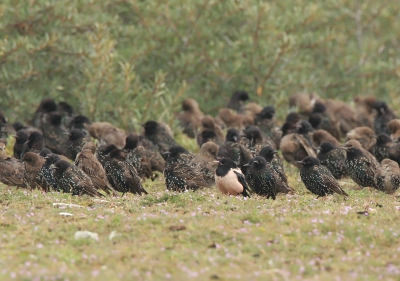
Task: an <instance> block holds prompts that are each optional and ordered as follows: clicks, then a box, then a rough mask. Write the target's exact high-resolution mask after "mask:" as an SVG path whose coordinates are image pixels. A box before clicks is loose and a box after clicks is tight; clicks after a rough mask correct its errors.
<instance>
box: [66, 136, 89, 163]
mask: <svg viewBox="0 0 400 281" xmlns="http://www.w3.org/2000/svg"><path fill="white" fill-rule="evenodd" d="M85 144H86V140H85V134H84V133H83V132H82V131H81V130H79V129H72V130H71V131H70V132H69V135H68V140H67V142H66V144H65V156H67V157H68V158H69V159H71V160H73V161H75V158H76V155H78V153H79V152H81V150H82V147H83V146H84V145H85Z"/></svg>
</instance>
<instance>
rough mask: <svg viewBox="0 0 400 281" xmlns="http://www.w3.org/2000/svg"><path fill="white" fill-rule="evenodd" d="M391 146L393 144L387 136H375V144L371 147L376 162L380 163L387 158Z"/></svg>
mask: <svg viewBox="0 0 400 281" xmlns="http://www.w3.org/2000/svg"><path fill="white" fill-rule="evenodd" d="M393 145H394V143H393V141H392V139H391V138H390V136H389V135H387V134H379V135H378V136H376V144H375V145H374V146H373V147H372V152H373V154H374V156H375V158H376V160H378V162H382V160H383V159H385V158H389V150H390V148H391V147H392V146H393Z"/></svg>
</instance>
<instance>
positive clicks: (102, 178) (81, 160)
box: [75, 142, 117, 195]
mask: <svg viewBox="0 0 400 281" xmlns="http://www.w3.org/2000/svg"><path fill="white" fill-rule="evenodd" d="M95 152H96V146H95V145H94V143H92V142H88V143H86V144H85V145H84V146H83V147H82V151H81V152H79V153H78V155H77V156H76V159H75V165H76V166H77V167H79V168H80V169H81V170H82V171H84V172H85V174H86V175H88V176H89V178H90V179H91V180H92V183H93V186H94V188H95V189H97V190H103V191H105V192H106V193H107V194H113V195H117V193H116V192H115V190H114V188H113V187H112V186H111V185H110V183H109V182H108V180H107V176H106V172H105V170H104V168H103V166H102V165H101V163H100V162H99V160H98V159H97V158H96V156H95V155H94V154H95Z"/></svg>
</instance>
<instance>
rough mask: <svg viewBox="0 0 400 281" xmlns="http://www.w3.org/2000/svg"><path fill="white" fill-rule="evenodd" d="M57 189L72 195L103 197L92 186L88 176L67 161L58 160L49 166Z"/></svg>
mask: <svg viewBox="0 0 400 281" xmlns="http://www.w3.org/2000/svg"><path fill="white" fill-rule="evenodd" d="M51 168H52V169H53V176H54V179H55V181H56V184H57V188H59V189H60V190H62V191H63V192H65V193H72V195H85V194H86V195H89V196H103V195H102V194H101V193H99V192H98V191H97V190H96V189H95V188H94V186H93V183H92V181H91V180H90V178H89V176H88V175H86V174H85V173H84V172H83V171H82V170H81V169H79V168H78V167H76V166H75V165H72V164H70V163H69V162H68V161H65V160H59V161H57V162H56V163H55V164H54V165H52V166H51Z"/></svg>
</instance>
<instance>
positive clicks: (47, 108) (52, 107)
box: [39, 98, 57, 112]
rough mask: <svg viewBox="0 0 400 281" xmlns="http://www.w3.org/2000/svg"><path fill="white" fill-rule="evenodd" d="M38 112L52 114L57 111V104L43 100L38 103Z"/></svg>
mask: <svg viewBox="0 0 400 281" xmlns="http://www.w3.org/2000/svg"><path fill="white" fill-rule="evenodd" d="M39 110H40V111H42V112H52V111H56V110H57V104H56V102H55V101H54V100H53V99H52V98H44V99H42V101H41V102H40V105H39Z"/></svg>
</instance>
